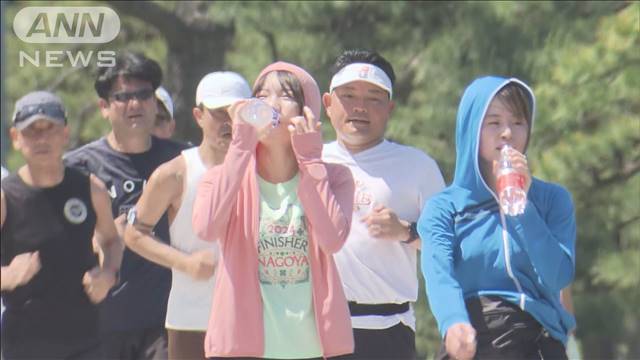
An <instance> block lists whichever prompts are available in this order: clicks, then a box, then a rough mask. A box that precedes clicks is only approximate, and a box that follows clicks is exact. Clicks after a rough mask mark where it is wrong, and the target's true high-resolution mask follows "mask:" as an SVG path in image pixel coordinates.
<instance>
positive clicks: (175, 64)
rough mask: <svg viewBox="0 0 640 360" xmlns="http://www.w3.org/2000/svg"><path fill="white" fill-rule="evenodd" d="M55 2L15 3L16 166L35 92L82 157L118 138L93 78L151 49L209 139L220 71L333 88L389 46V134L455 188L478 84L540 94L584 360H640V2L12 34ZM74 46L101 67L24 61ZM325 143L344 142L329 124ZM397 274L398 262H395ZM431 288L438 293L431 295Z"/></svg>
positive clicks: (238, 18)
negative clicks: (20, 19) (210, 87)
mask: <svg viewBox="0 0 640 360" xmlns="http://www.w3.org/2000/svg"><path fill="white" fill-rule="evenodd" d="M27 6H51V3H50V2H22V1H2V30H1V31H2V38H1V39H2V76H1V79H2V102H1V104H2V110H1V119H2V138H1V139H2V141H1V146H2V164H3V165H4V166H5V167H8V169H9V170H10V171H15V170H16V169H17V168H18V167H19V166H20V165H21V164H22V163H23V160H22V159H21V158H20V156H19V155H18V154H17V153H15V152H13V151H12V148H11V144H10V141H9V140H8V137H7V127H8V126H9V125H10V121H11V114H12V112H13V104H14V103H15V101H16V99H18V98H19V97H20V96H22V95H24V94H25V93H27V92H29V91H32V90H35V89H45V90H50V91H53V92H55V93H56V94H58V95H59V96H60V97H61V98H62V99H63V101H64V103H65V105H66V107H67V111H68V114H69V120H70V121H69V124H70V127H71V130H72V131H71V132H72V140H71V144H70V148H75V147H77V146H79V145H82V144H84V143H87V142H89V141H91V140H94V139H96V138H98V137H100V136H102V135H104V134H106V132H107V131H108V129H109V125H108V123H107V122H106V120H104V119H102V118H101V116H100V113H99V111H98V108H97V95H96V93H95V91H94V90H93V82H94V79H95V72H96V66H97V56H98V54H99V52H104V51H113V52H116V53H117V52H118V51H121V50H124V49H128V50H134V51H141V52H144V53H145V54H146V55H147V56H149V57H152V58H154V59H155V60H157V61H158V62H159V63H160V65H161V66H162V68H163V70H164V80H163V85H164V87H166V88H167V89H168V90H169V92H170V93H171V95H172V96H173V100H174V103H175V108H176V112H175V114H176V115H175V118H176V121H177V133H176V136H175V138H176V139H178V140H182V141H192V142H193V143H198V142H199V141H200V139H199V135H198V134H199V130H198V128H197V126H196V124H195V122H194V120H193V119H192V116H191V108H192V107H193V105H194V99H195V89H196V85H197V83H198V82H199V80H200V79H201V78H202V76H204V75H205V74H206V73H208V72H211V71H218V70H233V71H237V72H239V73H240V74H242V75H244V76H245V77H246V78H247V79H248V81H249V82H250V83H253V80H254V79H255V77H256V76H257V75H258V72H259V71H260V69H262V68H263V67H264V66H265V65H267V64H269V63H271V62H273V61H275V60H285V61H289V62H293V63H295V64H299V65H301V66H303V67H304V68H306V69H307V70H308V71H309V72H310V73H311V74H313V75H314V76H315V78H316V79H317V81H318V84H319V85H320V88H321V89H322V90H325V91H326V89H328V83H329V80H330V77H329V68H330V65H331V64H332V62H333V61H334V60H335V58H336V56H337V55H338V54H339V53H340V52H342V50H344V49H347V48H368V49H374V50H376V51H378V52H379V53H381V54H382V55H383V56H385V57H386V58H387V59H388V60H389V61H390V62H391V63H392V64H393V65H394V68H395V72H396V75H397V81H396V85H395V89H394V100H395V101H396V110H395V112H394V114H393V116H392V119H391V121H390V122H389V127H388V133H387V135H388V137H389V138H390V139H392V140H394V141H397V142H401V143H404V144H408V145H412V146H416V147H418V148H420V149H422V150H424V151H426V152H427V153H428V154H430V155H431V156H432V157H433V158H434V159H436V161H437V162H438V164H439V165H440V167H441V169H442V171H443V173H444V175H445V180H446V181H447V183H450V182H451V180H452V175H453V170H454V166H455V164H454V162H455V144H454V132H455V131H454V130H455V117H456V111H457V106H458V102H459V100H460V96H461V95H462V92H463V90H464V88H465V87H466V86H467V85H468V84H469V83H470V82H471V81H472V80H473V79H474V78H476V77H478V76H481V75H487V74H498V75H504V76H515V77H518V78H520V79H522V80H524V81H525V82H527V83H528V84H530V85H531V86H532V88H533V89H534V92H535V94H536V96H537V114H536V121H535V126H534V129H533V137H532V143H531V145H530V148H529V154H528V155H529V158H530V164H531V166H532V170H533V174H534V175H535V176H537V177H539V178H542V179H544V180H548V181H552V182H558V183H561V184H563V185H565V186H566V187H567V188H568V189H569V190H570V191H571V193H572V194H573V199H574V202H575V206H576V212H577V220H578V239H577V264H576V266H577V273H576V279H575V282H574V284H573V301H574V307H575V312H576V317H577V321H578V328H577V330H576V337H577V339H578V342H579V344H580V346H581V349H582V354H583V357H584V358H593V359H618V358H620V359H635V358H640V342H639V341H638V339H640V310H639V309H640V176H638V174H639V172H640V46H639V45H640V3H638V2H620V1H604V2H587V1H579V2H571V1H559V2H542V1H536V2H506V1H497V2H481V1H472V2H463V1H452V2H447V1H438V2H417V1H411V2H404V1H393V2H385V1H371V2H370V1H348V2H347V1H308V2H307V1H278V2H272V1H261V2H252V1H244V2H231V1H215V2H204V1H180V2H173V1H127V2H125V1H122V2H99V1H91V2H90V1H68V2H65V1H58V2H56V3H55V6H107V7H110V8H112V9H113V10H114V11H115V12H116V13H117V15H118V16H119V18H120V21H121V28H120V32H119V34H118V36H117V37H116V38H115V39H114V40H113V41H111V42H108V43H104V44H31V43H26V42H23V41H21V40H20V39H19V38H18V37H17V36H16V35H15V34H14V31H13V29H12V24H13V21H14V17H15V15H16V13H17V12H18V11H19V10H20V9H22V8H24V7H27ZM51 50H58V51H62V54H66V52H67V51H68V52H69V53H70V54H72V55H73V56H74V57H75V56H77V54H78V53H81V54H83V56H85V57H86V56H87V55H88V54H89V53H90V52H91V53H92V58H91V59H90V61H89V65H88V66H82V65H80V66H73V65H72V64H71V62H70V61H69V60H68V59H67V58H66V57H59V61H58V62H59V63H62V66H59V67H47V66H45V64H44V60H42V61H41V62H40V64H39V65H38V66H35V65H34V64H33V63H31V62H29V61H23V63H22V64H20V61H19V57H20V52H22V53H23V54H28V55H29V56H30V57H34V56H35V54H36V53H39V54H40V56H42V57H43V56H44V55H45V51H51ZM322 120H323V121H324V124H323V133H324V137H325V140H326V141H330V140H333V139H335V135H334V133H333V130H332V129H331V125H330V124H329V122H328V121H327V118H326V116H325V115H323V118H322ZM389 266H393V264H389ZM423 288H424V287H423ZM420 296H421V297H420V300H419V302H418V304H417V306H416V309H417V316H418V333H417V346H418V350H419V354H420V356H421V357H424V358H429V359H430V358H433V355H434V353H435V352H437V350H438V346H439V336H438V333H437V328H436V325H435V321H434V319H433V317H432V316H431V314H430V311H429V309H428V305H427V303H426V300H425V296H424V293H421V295H420Z"/></svg>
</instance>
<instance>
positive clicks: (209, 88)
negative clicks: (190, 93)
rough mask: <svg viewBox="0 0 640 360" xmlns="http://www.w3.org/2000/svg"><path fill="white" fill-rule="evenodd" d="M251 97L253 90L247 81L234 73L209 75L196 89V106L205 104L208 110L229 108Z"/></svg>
mask: <svg viewBox="0 0 640 360" xmlns="http://www.w3.org/2000/svg"><path fill="white" fill-rule="evenodd" d="M250 97H251V88H249V83H247V80H245V79H244V78H243V77H242V76H240V75H239V74H237V73H234V72H232V71H217V72H212V73H209V74H207V75H205V77H203V78H202V80H200V83H199V84H198V88H197V89H196V105H200V104H203V105H204V106H205V107H207V108H208V109H217V108H219V107H223V106H229V105H231V104H233V103H234V102H236V101H238V100H241V99H248V98H250Z"/></svg>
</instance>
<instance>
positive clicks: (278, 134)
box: [193, 62, 354, 359]
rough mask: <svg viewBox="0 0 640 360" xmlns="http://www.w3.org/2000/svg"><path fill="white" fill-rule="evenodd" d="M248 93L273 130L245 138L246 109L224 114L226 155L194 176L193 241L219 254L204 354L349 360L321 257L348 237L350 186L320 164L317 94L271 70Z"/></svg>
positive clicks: (252, 131) (348, 339)
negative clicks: (228, 130) (271, 114)
mask: <svg viewBox="0 0 640 360" xmlns="http://www.w3.org/2000/svg"><path fill="white" fill-rule="evenodd" d="M253 93H254V96H255V97H257V98H258V99H260V100H263V101H264V102H266V103H267V104H269V105H270V106H271V107H273V108H274V110H275V111H276V112H277V115H278V116H277V117H279V119H280V121H279V123H278V122H269V123H268V124H267V125H263V126H258V127H257V128H256V127H254V125H251V124H250V123H249V122H247V121H245V120H244V119H243V118H242V117H241V116H240V115H239V114H240V113H243V111H242V106H244V105H246V104H247V102H241V103H236V104H235V105H233V106H232V107H231V108H230V110H229V112H230V115H231V118H232V121H233V135H232V136H233V138H232V140H231V144H230V146H229V150H228V152H227V155H226V157H225V160H224V162H223V164H222V165H220V166H217V167H214V168H212V169H210V170H208V171H207V173H206V174H205V175H204V176H203V178H202V181H201V183H200V185H199V188H198V194H197V198H196V201H195V205H194V210H193V226H194V229H195V231H196V233H197V234H198V235H199V236H200V237H201V238H202V239H205V240H209V241H214V240H215V241H218V242H219V245H220V251H221V256H220V260H219V261H220V262H219V265H218V270H217V273H216V289H215V291H214V296H213V302H212V306H211V315H210V320H209V329H208V331H207V336H206V340H205V352H206V355H207V356H208V357H210V358H229V357H233V358H238V357H249V358H274V359H309V358H323V357H324V358H329V357H335V356H339V355H345V354H349V353H351V352H353V335H352V331H351V322H350V317H349V310H348V307H347V302H346V300H345V296H344V293H343V290H342V284H341V282H340V278H339V275H338V272H337V269H336V266H335V263H334V261H333V257H332V254H333V253H335V252H336V251H338V250H339V249H340V248H341V247H342V245H343V244H344V241H345V239H346V238H347V235H348V233H349V228H350V224H351V213H352V206H353V192H354V184H353V179H352V177H351V174H350V172H349V170H348V169H347V168H346V167H344V166H342V165H336V164H325V163H323V162H322V161H321V159H320V155H321V151H322V138H321V134H320V132H319V129H320V124H319V122H318V121H317V119H318V118H319V116H320V91H319V89H318V86H317V84H316V82H315V80H313V78H312V77H311V76H310V75H309V74H308V73H307V72H306V71H305V70H303V69H301V68H300V67H298V66H295V65H292V64H288V63H284V62H277V63H274V64H271V65H269V66H267V67H266V68H265V69H264V70H262V72H261V73H260V75H259V76H258V79H257V80H256V82H255V84H254V89H253ZM244 113H246V112H244Z"/></svg>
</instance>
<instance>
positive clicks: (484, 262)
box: [418, 77, 576, 343]
mask: <svg viewBox="0 0 640 360" xmlns="http://www.w3.org/2000/svg"><path fill="white" fill-rule="evenodd" d="M509 83H517V84H520V85H522V86H523V87H524V88H525V89H526V90H527V92H528V95H529V100H530V104H531V109H532V110H535V98H534V96H533V92H532V91H531V89H529V87H528V86H527V85H526V84H524V83H523V82H521V81H520V80H517V79H513V78H512V79H506V78H500V77H483V78H479V79H476V80H475V81H474V82H473V83H471V85H469V86H468V87H467V89H466V91H465V93H464V95H463V96H462V100H461V101H460V106H459V108H458V117H457V120H456V170H455V175H454V179H453V184H451V185H450V186H449V187H447V188H446V189H445V190H443V191H442V192H441V193H439V194H437V195H435V196H434V197H432V198H431V199H429V200H428V201H427V203H426V205H425V206H424V208H423V211H422V214H421V215H420V219H419V221H418V232H419V234H420V237H421V238H422V272H423V274H424V277H425V281H426V285H427V286H426V290H427V297H428V299H429V305H430V307H431V311H432V312H433V314H434V316H435V318H436V320H437V322H438V328H439V330H440V334H441V335H442V337H444V335H445V334H446V332H447V329H448V328H449V327H450V326H451V325H453V324H455V323H458V322H462V323H470V321H469V316H468V314H467V310H466V307H465V303H464V299H466V298H470V297H477V296H480V295H495V296H500V297H502V298H503V299H505V300H507V301H509V302H512V303H514V304H516V305H518V306H519V307H520V308H521V309H523V310H525V311H527V312H528V313H530V314H531V315H532V316H533V317H534V318H535V319H536V320H538V322H540V323H541V324H542V325H543V326H544V327H545V329H546V330H547V331H548V332H549V333H550V335H551V336H552V337H554V338H555V339H558V340H560V341H562V342H564V343H566V340H567V333H568V332H569V330H571V329H572V328H573V327H574V326H575V319H574V318H573V316H572V315H571V314H569V313H568V312H567V311H566V310H565V309H564V308H563V307H562V304H561V303H560V290H561V289H563V288H564V287H566V286H567V285H569V284H570V283H571V281H572V279H573V276H574V269H575V236H576V224H575V215H574V209H573V203H572V201H571V196H570V194H569V193H568V191H567V190H565V189H564V188H563V187H561V186H559V185H555V184H551V183H547V182H544V181H541V180H539V179H536V178H533V179H532V183H531V187H530V188H529V192H528V194H527V204H526V208H525V211H524V213H523V214H522V215H519V216H503V215H501V213H500V211H499V206H498V202H497V200H496V199H497V197H496V195H495V194H494V193H493V191H492V190H491V189H490V188H489V187H488V186H487V184H486V183H485V181H484V180H483V178H482V175H481V173H480V166H479V161H478V155H479V143H480V129H481V125H482V120H483V118H484V116H485V113H486V111H487V109H488V107H489V104H490V103H491V100H492V99H493V97H494V96H495V95H496V93H497V92H498V91H499V90H500V89H502V88H503V87H504V86H505V85H507V84H509ZM534 113H535V111H532V114H534ZM532 127H533V115H532V120H531V124H530V127H529V128H530V129H531V128H532ZM529 133H531V130H530V131H529ZM503 230H505V231H503Z"/></svg>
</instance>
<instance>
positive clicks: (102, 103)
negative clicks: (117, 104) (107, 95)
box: [98, 98, 110, 119]
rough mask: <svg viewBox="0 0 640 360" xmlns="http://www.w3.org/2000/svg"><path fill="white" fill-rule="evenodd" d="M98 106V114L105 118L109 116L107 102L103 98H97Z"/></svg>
mask: <svg viewBox="0 0 640 360" xmlns="http://www.w3.org/2000/svg"><path fill="white" fill-rule="evenodd" d="M98 107H99V108H100V114H102V117H103V118H105V119H108V118H109V110H110V109H109V102H108V101H107V100H105V99H103V98H99V99H98Z"/></svg>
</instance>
